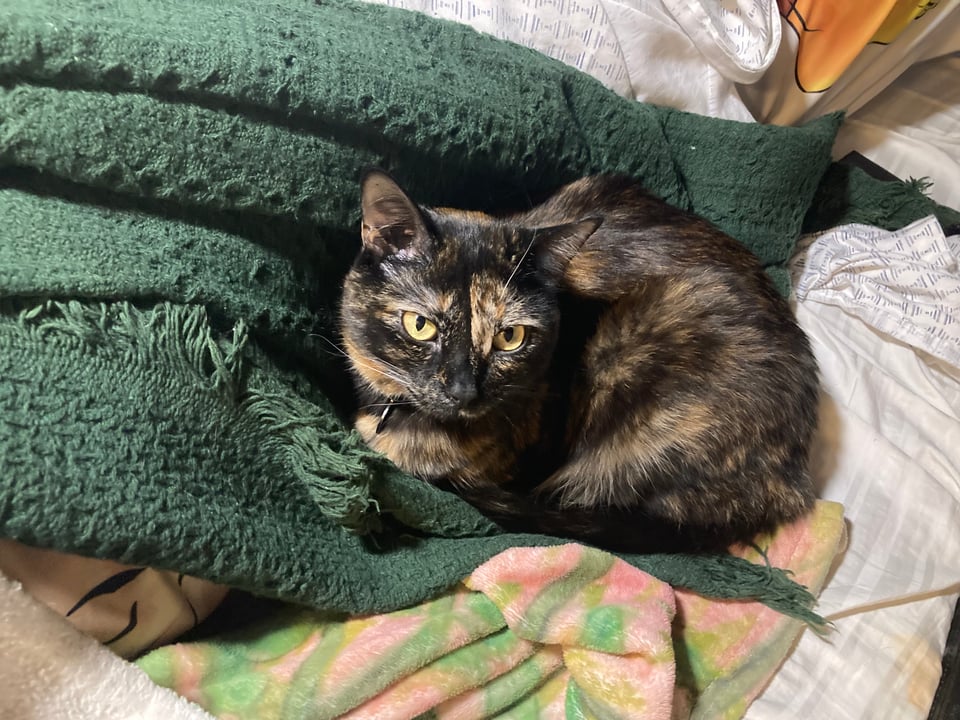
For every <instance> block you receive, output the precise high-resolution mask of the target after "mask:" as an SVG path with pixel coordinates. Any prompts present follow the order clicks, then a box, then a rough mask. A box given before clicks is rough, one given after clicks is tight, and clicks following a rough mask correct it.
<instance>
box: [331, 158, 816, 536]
mask: <svg viewBox="0 0 960 720" xmlns="http://www.w3.org/2000/svg"><path fill="white" fill-rule="evenodd" d="M362 205H363V227H362V236H363V249H362V250H361V252H360V255H359V256H358V258H357V260H356V262H355V263H354V266H353V268H352V269H351V271H350V273H349V274H348V276H347V278H346V281H345V283H344V293H343V301H342V307H341V332H342V336H343V340H344V344H345V349H346V352H347V355H348V357H349V358H350V362H351V366H352V370H353V374H354V377H355V380H356V385H357V390H358V397H359V409H358V412H357V416H356V428H357V430H358V431H359V432H360V434H361V435H362V437H363V438H364V440H365V441H366V442H367V443H368V444H369V445H370V446H371V447H373V448H375V449H377V450H379V451H381V452H383V453H384V454H385V455H386V456H387V457H389V458H390V459H391V460H393V461H394V462H395V463H396V464H397V465H399V466H400V467H401V468H403V469H404V470H406V471H408V472H410V473H412V474H414V475H416V476H418V477H421V478H422V479H424V480H427V481H431V482H438V483H447V484H449V485H450V486H452V488H453V489H454V490H455V491H457V492H459V493H460V494H461V495H463V496H464V497H465V498H466V499H467V500H469V501H470V502H472V503H473V504H474V505H476V506H477V507H478V508H479V509H480V510H481V511H483V512H486V513H487V514H488V515H490V516H491V517H493V518H494V519H495V520H497V521H498V522H500V523H501V524H502V525H504V526H506V527H508V528H512V529H522V530H531V531H541V532H546V533H550V534H556V535H562V536H567V537H573V538H576V539H582V540H585V541H588V542H592V543H595V544H598V545H601V546H603V547H607V548H609V549H614V550H625V551H650V550H693V549H715V548H720V547H722V546H724V545H726V544H729V543H731V542H734V541H745V540H748V539H750V538H751V537H752V536H753V535H754V534H755V533H757V532H758V531H762V530H769V529H772V528H773V527H774V526H775V525H776V524H778V523H780V522H783V521H788V520H792V519H794V518H796V517H798V516H800V515H801V514H803V513H804V512H805V511H806V510H807V509H809V508H810V506H811V504H812V502H813V499H814V492H813V487H812V483H811V481H810V478H809V475H808V472H807V462H808V451H809V446H810V442H811V439H812V435H813V432H814V429H815V425H816V413H817V404H818V377H817V368H816V363H815V360H814V358H813V355H812V352H811V350H810V346H809V343H808V341H807V339H806V337H805V335H804V333H803V332H802V330H801V329H800V328H799V327H798V326H797V324H796V322H795V320H794V318H793V315H792V313H791V311H790V308H789V306H788V304H787V302H786V301H785V300H784V299H783V298H782V297H781V296H780V295H779V294H778V293H777V292H776V290H775V288H774V286H773V285H772V283H771V282H770V280H769V279H768V278H767V276H766V274H765V273H764V272H763V270H762V268H761V266H760V264H759V261H758V260H757V259H756V258H755V257H754V256H753V255H752V254H750V253H749V252H748V251H747V250H746V249H745V248H743V247H742V246H741V245H740V244H739V243H737V242H736V241H735V240H733V239H732V238H730V237H728V236H727V235H725V234H723V233H722V232H721V231H719V230H718V229H716V228H715V227H713V226H712V225H710V224H709V223H708V222H706V221H705V220H702V219H700V218H698V217H695V216H692V215H690V214H688V213H684V212H682V211H680V210H678V209H675V208H673V207H671V206H669V205H668V204H666V203H664V202H663V201H661V200H659V199H657V198H655V197H653V196H652V195H650V194H648V193H647V192H646V191H645V190H643V188H642V187H640V186H639V185H638V184H637V183H636V182H635V181H633V180H630V179H628V178H624V177H618V176H596V177H589V178H585V179H583V180H580V181H577V182H575V183H572V184H570V185H567V186H566V187H564V188H562V189H560V190H559V191H558V192H557V193H556V194H555V195H553V196H552V197H551V198H549V199H548V200H547V201H546V202H544V203H543V204H541V205H539V206H537V207H534V208H533V209H532V210H529V211H527V212H523V213H519V214H514V215H510V216H505V217H493V216H489V215H485V214H481V213H475V212H465V211H457V210H446V209H430V208H424V207H419V206H417V205H416V204H415V203H414V202H413V201H412V200H411V199H410V198H409V197H408V196H407V195H406V194H405V193H404V192H403V191H402V190H401V189H400V188H399V187H398V186H397V185H396V183H395V182H394V181H393V180H392V179H391V178H389V176H387V175H385V174H383V173H381V172H379V171H374V172H372V173H370V174H368V175H367V177H366V178H365V180H364V182H363V189H362Z"/></svg>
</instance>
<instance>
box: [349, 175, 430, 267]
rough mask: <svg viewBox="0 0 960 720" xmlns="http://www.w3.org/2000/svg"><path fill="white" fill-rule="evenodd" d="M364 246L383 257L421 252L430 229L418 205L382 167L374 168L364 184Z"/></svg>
mask: <svg viewBox="0 0 960 720" xmlns="http://www.w3.org/2000/svg"><path fill="white" fill-rule="evenodd" d="M360 204H361V207H362V210H363V220H362V224H361V230H360V234H361V237H362V239H363V247H364V249H366V250H368V251H369V252H370V253H372V254H373V255H374V257H376V258H377V259H378V260H381V259H383V258H385V257H387V256H388V255H400V256H413V255H416V254H419V252H420V250H421V248H422V245H423V243H424V241H425V240H426V238H427V228H426V226H425V225H424V222H423V217H422V216H421V215H420V210H419V209H418V208H417V206H416V204H415V203H414V202H413V201H412V200H411V199H410V198H409V197H408V196H407V194H406V193H405V192H404V191H403V190H401V189H400V186H399V185H397V183H396V181H394V179H393V178H392V177H390V176H389V175H387V174H386V173H385V172H383V171H382V170H371V171H369V172H368V173H367V174H366V175H364V177H363V181H362V182H361V185H360Z"/></svg>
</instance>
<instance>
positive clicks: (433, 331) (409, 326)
mask: <svg viewBox="0 0 960 720" xmlns="http://www.w3.org/2000/svg"><path fill="white" fill-rule="evenodd" d="M400 322H401V323H403V329H404V330H406V331H407V335H409V336H410V337H412V338H413V339H414V340H419V341H420V342H427V341H428V340H433V339H434V338H435V337H436V336H437V326H436V325H434V324H433V321H431V320H427V318H425V317H424V316H423V315H418V314H417V313H415V312H410V311H409V310H407V311H406V312H404V313H403V315H402V316H401V318H400Z"/></svg>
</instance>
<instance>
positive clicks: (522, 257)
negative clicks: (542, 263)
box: [503, 230, 537, 290]
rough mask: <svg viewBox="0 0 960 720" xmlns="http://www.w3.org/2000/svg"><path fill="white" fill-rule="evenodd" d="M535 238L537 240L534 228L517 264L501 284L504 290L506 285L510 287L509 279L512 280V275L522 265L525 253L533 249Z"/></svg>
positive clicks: (527, 253)
mask: <svg viewBox="0 0 960 720" xmlns="http://www.w3.org/2000/svg"><path fill="white" fill-rule="evenodd" d="M536 240H537V231H536V230H534V231H533V237H532V238H530V242H529V243H527V247H526V249H525V250H524V251H523V254H522V255H521V256H520V259H519V260H517V265H516V267H515V268H513V272H512V273H510V277H508V278H507V282H505V283H504V284H503V288H504V290H506V289H507V288H508V287H510V281H511V280H513V276H514V275H516V274H517V271H518V270H519V269H520V266H521V265H523V261H524V260H525V259H526V257H527V255H529V254H530V250H532V249H533V243H535V242H536Z"/></svg>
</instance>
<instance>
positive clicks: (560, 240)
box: [534, 217, 603, 279]
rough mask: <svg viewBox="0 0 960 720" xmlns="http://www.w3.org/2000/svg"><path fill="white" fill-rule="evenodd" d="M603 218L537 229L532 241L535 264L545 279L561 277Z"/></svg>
mask: <svg viewBox="0 0 960 720" xmlns="http://www.w3.org/2000/svg"><path fill="white" fill-rule="evenodd" d="M602 222H603V218H596V217H593V218H586V219H585V220H578V221H577V222H572V223H567V224H565V225H554V226H553V227H546V228H538V229H537V230H536V231H535V232H536V239H535V240H534V250H535V252H536V258H537V264H538V266H539V267H540V270H541V271H542V272H544V273H545V274H546V275H547V277H551V278H557V279H559V278H560V277H562V276H563V273H564V271H565V270H566V269H567V265H568V264H569V263H570V261H571V260H573V258H574V256H576V254H577V253H578V252H580V248H582V247H583V244H584V243H585V242H586V241H587V238H588V237H590V236H591V235H593V234H594V233H595V232H596V231H597V228H598V227H600V224H601V223H602Z"/></svg>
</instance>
